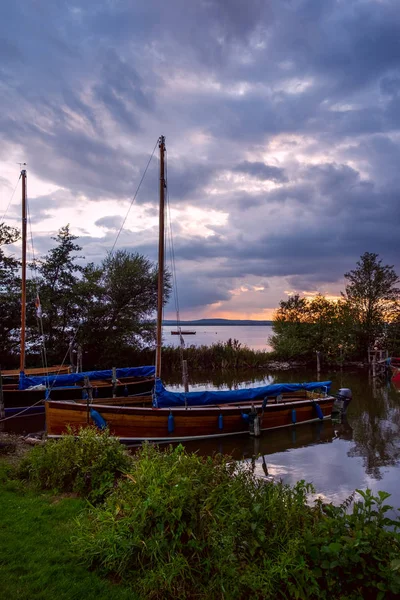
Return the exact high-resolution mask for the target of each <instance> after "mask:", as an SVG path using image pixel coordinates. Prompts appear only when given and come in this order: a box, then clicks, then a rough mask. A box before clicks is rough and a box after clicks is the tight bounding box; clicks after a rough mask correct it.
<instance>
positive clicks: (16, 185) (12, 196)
mask: <svg viewBox="0 0 400 600" xmlns="http://www.w3.org/2000/svg"><path fill="white" fill-rule="evenodd" d="M20 179H21V173H20V174H19V177H18V181H17V183H16V184H15V188H14V191H13V193H12V194H11V198H10V201H9V203H8V205H7V208H6V210H5V212H4V215H3V216H2V217H1V221H3V219H4V217H5V216H6V214H7V212H8V209H9V208H10V205H11V202H12V199H13V198H14V194H15V190H16V189H17V187H18V184H19V180H20Z"/></svg>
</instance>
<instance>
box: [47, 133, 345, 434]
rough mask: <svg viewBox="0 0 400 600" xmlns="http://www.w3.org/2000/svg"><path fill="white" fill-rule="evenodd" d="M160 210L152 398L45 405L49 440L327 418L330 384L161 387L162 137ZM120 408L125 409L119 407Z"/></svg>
mask: <svg viewBox="0 0 400 600" xmlns="http://www.w3.org/2000/svg"><path fill="white" fill-rule="evenodd" d="M159 149H160V210H159V247H158V264H159V276H158V305H157V341H156V366H155V369H156V384H155V389H154V393H153V397H152V399H145V398H142V399H137V400H136V404H138V403H140V404H141V405H140V406H139V405H136V406H132V404H131V405H126V403H125V402H124V401H123V399H122V400H121V404H122V405H121V406H116V405H115V402H114V403H113V404H111V403H110V402H108V401H107V400H106V399H104V400H103V401H101V402H98V403H96V404H90V403H89V402H87V403H82V402H81V403H76V402H64V401H59V402H55V401H52V400H47V401H46V403H45V405H46V425H47V433H48V435H49V437H58V436H60V435H62V434H63V433H65V432H66V430H67V427H68V426H72V427H74V428H76V429H77V428H78V427H81V426H83V427H84V426H87V425H91V424H93V423H96V424H97V425H98V426H99V427H100V428H102V427H106V426H108V427H109V429H110V431H111V433H112V434H113V435H115V436H118V437H119V438H120V439H121V441H125V442H128V443H129V442H138V441H143V440H149V441H165V440H171V441H179V440H190V439H201V438H210V437H220V436H230V435H236V434H240V433H246V432H249V430H250V431H252V432H253V433H254V434H255V435H257V434H258V430H261V431H262V430H267V429H276V428H280V427H287V426H293V425H296V424H301V423H309V422H311V421H318V420H323V419H327V418H330V416H331V412H332V406H333V402H334V397H333V396H331V395H329V394H328V392H329V387H330V382H315V383H308V384H275V385H270V386H263V387H260V388H250V389H247V390H234V391H218V392H185V393H174V392H169V391H168V390H166V389H165V388H164V386H163V384H162V383H161V379H160V377H161V346H162V329H161V327H162V311H163V288H164V192H165V174H164V154H165V138H164V136H161V137H160V139H159ZM123 404H125V405H123Z"/></svg>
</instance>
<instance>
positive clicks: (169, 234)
mask: <svg viewBox="0 0 400 600" xmlns="http://www.w3.org/2000/svg"><path fill="white" fill-rule="evenodd" d="M165 171H166V184H167V213H168V229H167V238H168V240H169V245H170V262H171V274H172V291H173V295H174V301H175V311H176V324H177V329H178V332H179V341H180V344H179V349H180V358H181V363H183V349H184V347H185V341H184V339H183V336H182V329H181V322H180V321H181V319H180V312H179V294H178V280H177V276H176V261H175V249H174V238H173V232H172V218H171V204H170V198H169V186H168V153H167V152H166V160H165Z"/></svg>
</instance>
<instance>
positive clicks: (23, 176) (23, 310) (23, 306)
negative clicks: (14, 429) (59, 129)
mask: <svg viewBox="0 0 400 600" xmlns="http://www.w3.org/2000/svg"><path fill="white" fill-rule="evenodd" d="M21 179H22V275H21V277H22V286H21V351H20V363H19V370H20V371H22V372H23V371H25V325H26V221H27V219H26V169H22V171H21Z"/></svg>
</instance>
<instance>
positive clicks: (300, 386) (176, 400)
mask: <svg viewBox="0 0 400 600" xmlns="http://www.w3.org/2000/svg"><path fill="white" fill-rule="evenodd" d="M331 383H332V382H331V381H314V382H310V383H273V384H271V385H265V386H263V387H255V388H246V389H242V390H222V391H216V392H214V391H211V392H209V391H204V392H187V393H184V392H170V391H168V390H166V389H165V387H164V386H163V384H162V381H161V379H156V384H155V395H154V400H153V406H154V407H156V408H172V407H174V406H209V405H213V404H229V403H231V402H248V401H249V400H264V398H265V397H266V396H272V397H276V396H279V394H282V393H284V392H298V391H299V390H307V391H310V392H311V391H314V390H322V391H324V392H325V391H326V392H327V393H329V390H330V387H331Z"/></svg>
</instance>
